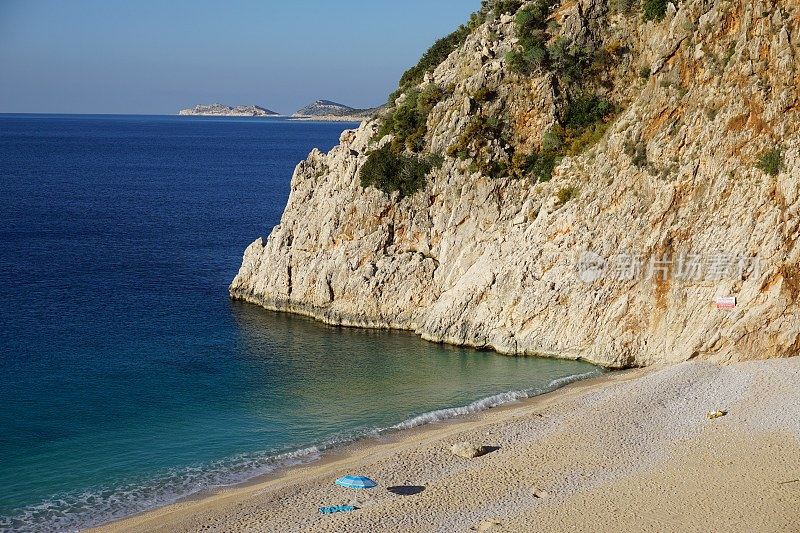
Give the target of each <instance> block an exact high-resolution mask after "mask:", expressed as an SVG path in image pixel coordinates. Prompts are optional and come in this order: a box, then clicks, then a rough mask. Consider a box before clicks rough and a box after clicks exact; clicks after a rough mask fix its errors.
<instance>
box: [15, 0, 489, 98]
mask: <svg viewBox="0 0 800 533" xmlns="http://www.w3.org/2000/svg"><path fill="white" fill-rule="evenodd" d="M479 5H480V0H280V1H279V0H261V1H255V0H251V1H243V0H219V1H210V0H160V1H156V0H126V1H122V0H72V1H66V0H63V1H62V0H0V112H4V113H9V112H24V113H28V112H30V113H141V114H147V113H152V114H172V113H175V112H177V111H178V109H180V108H182V107H188V106H191V105H194V104H198V103H211V102H221V103H225V104H230V105H235V104H256V105H262V106H265V107H268V108H270V109H273V110H275V111H278V112H282V113H291V112H293V111H295V110H296V109H298V108H300V107H302V106H303V105H305V104H307V103H310V102H312V101H314V100H317V99H320V98H325V99H329V100H335V101H338V102H341V103H344V104H347V105H351V106H354V107H371V106H375V105H379V104H382V103H384V102H385V100H386V97H387V96H388V94H389V93H391V91H392V90H394V88H395V87H396V85H397V80H398V79H399V78H400V75H401V74H402V73H403V71H404V70H405V69H406V68H408V67H410V66H412V65H413V64H415V63H416V61H417V59H419V56H420V55H421V54H422V53H423V52H424V51H425V50H426V49H427V48H428V46H430V45H431V44H433V42H434V41H435V40H436V39H437V38H439V37H442V36H444V35H446V34H448V33H450V31H452V30H453V29H455V28H456V27H457V26H458V25H459V24H461V23H464V22H466V21H467V19H468V16H469V13H470V12H472V11H475V10H477V9H478V7H479Z"/></svg>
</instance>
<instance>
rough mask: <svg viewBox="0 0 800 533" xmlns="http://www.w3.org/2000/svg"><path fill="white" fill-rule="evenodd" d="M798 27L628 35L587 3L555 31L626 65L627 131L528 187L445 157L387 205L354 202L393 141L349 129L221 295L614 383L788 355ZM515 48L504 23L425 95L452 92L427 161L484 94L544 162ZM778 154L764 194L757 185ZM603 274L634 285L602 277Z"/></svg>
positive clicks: (691, 13) (538, 98) (716, 7)
mask: <svg viewBox="0 0 800 533" xmlns="http://www.w3.org/2000/svg"><path fill="white" fill-rule="evenodd" d="M799 11H800V8H799V7H798V6H797V5H796V4H795V3H794V2H789V1H788V0H781V1H766V0H756V1H749V0H747V1H746V0H733V1H731V0H725V1H723V0H719V1H712V0H686V1H684V2H681V3H680V4H679V6H678V7H677V8H675V7H674V6H670V9H669V10H668V13H667V16H666V19H665V20H664V21H661V22H647V23H643V22H641V20H640V18H638V17H624V16H622V15H618V14H613V13H610V12H609V8H608V6H607V3H606V2H603V1H600V0H581V1H580V2H565V4H564V6H563V7H561V8H559V10H558V11H557V13H556V14H555V16H554V17H555V18H556V19H557V20H558V21H559V23H560V24H561V28H562V31H564V32H571V35H572V36H573V38H574V39H576V40H581V39H583V40H586V41H592V42H593V43H594V46H599V47H603V48H608V49H609V50H620V49H621V48H620V47H624V48H622V49H624V50H625V51H626V53H625V54H624V55H621V56H620V57H621V59H620V60H619V61H618V62H617V63H616V64H615V65H614V67H613V69H609V71H608V73H607V77H608V79H607V83H606V85H607V86H608V88H609V89H608V90H609V95H611V96H612V97H613V98H614V100H615V101H616V102H619V103H620V105H621V112H620V113H619V114H618V116H617V117H616V119H615V120H614V122H613V124H612V125H611V126H610V128H609V129H608V131H607V132H606V133H605V135H604V136H603V138H602V139H601V140H600V141H599V142H598V143H597V144H595V145H594V146H592V147H591V148H589V149H588V150H586V151H585V152H583V153H581V154H580V155H577V156H573V157H566V158H565V159H564V160H563V161H562V162H561V164H560V165H559V166H558V167H557V168H556V170H555V173H554V176H553V178H552V180H551V181H549V182H546V183H540V184H538V185H533V184H532V183H531V182H530V181H529V180H526V179H510V178H502V177H500V178H491V177H487V176H484V175H482V174H481V172H475V171H472V170H470V169H471V168H472V167H471V166H470V165H469V163H470V162H469V161H464V160H461V159H458V158H453V157H446V158H445V162H444V164H443V166H442V168H441V169H437V170H435V171H433V172H432V174H431V175H430V176H429V178H428V183H427V186H426V187H425V189H424V190H422V191H419V192H418V193H416V194H414V195H412V196H409V197H406V198H402V199H399V198H397V197H396V196H394V197H389V196H387V195H386V194H385V193H383V192H381V191H378V190H376V189H374V188H367V189H364V188H362V187H361V186H360V183H359V178H358V171H359V168H360V167H361V165H363V164H364V162H365V161H366V159H367V154H368V152H369V151H370V150H371V149H373V148H374V147H375V146H376V145H378V143H380V142H386V141H387V139H383V140H380V139H376V138H374V137H375V132H376V131H377V128H378V121H379V120H380V118H378V119H376V120H372V121H368V122H365V123H364V124H362V125H361V127H360V128H359V129H357V130H354V131H347V132H345V133H343V134H342V137H341V143H340V144H339V145H338V146H336V147H335V148H333V149H332V150H331V151H330V152H329V153H327V154H323V153H320V152H319V151H313V152H312V153H311V154H310V155H309V156H308V158H307V159H306V160H305V161H303V162H302V163H300V164H299V165H298V167H297V169H296V171H295V173H294V175H293V177H292V184H291V194H290V197H289V201H288V204H287V206H286V211H285V213H284V214H283V217H282V219H281V222H280V224H279V225H277V226H275V227H274V228H273V229H272V232H271V234H270V235H269V237H268V238H267V239H266V240H263V239H258V240H256V241H255V242H254V243H253V244H251V245H250V246H249V247H248V248H247V250H246V251H245V254H244V260H243V263H242V267H241V269H240V271H239V274H238V275H237V276H236V278H235V279H234V281H233V283H232V285H231V288H230V293H231V296H232V297H234V298H239V299H243V300H247V301H250V302H253V303H256V304H259V305H262V306H264V307H267V308H270V309H276V310H283V311H291V312H296V313H303V314H306V315H310V316H313V317H316V318H319V319H320V320H324V321H325V322H328V323H331V324H346V325H353V326H363V327H378V328H403V329H409V330H413V331H415V332H417V333H418V334H419V335H421V336H422V337H424V338H425V339H429V340H432V341H443V342H448V343H453V344H460V345H470V346H477V347H488V348H493V349H496V350H498V351H500V352H503V353H508V354H539V355H548V356H553V357H564V358H578V357H580V358H585V359H587V360H589V361H593V362H596V363H599V364H603V365H606V366H609V367H623V366H635V365H649V364H654V363H672V362H678V361H684V360H688V359H692V358H700V359H707V360H713V361H730V360H745V359H756V358H767V357H785V356H791V355H796V354H798V353H799V352H800V306H798V295H800V266H799V263H800V247H798V245H797V239H798V237H799V236H800V217H798V209H800V153H799V152H800V135H798V125H799V124H800V120H799V118H798V111H800V100H799V99H798V86H800V75H799V74H800V72H799V71H798V59H799V58H798V49H797V46H798V42H800V23H799V21H800V15H799V14H798V13H799ZM515 41H516V39H515V37H514V23H513V19H512V18H511V17H509V16H503V17H499V18H497V19H495V20H492V21H490V22H487V23H485V24H483V25H482V26H480V27H479V28H477V29H476V30H474V31H473V32H472V34H471V35H470V36H469V38H468V39H467V41H466V43H465V44H464V45H463V46H462V47H461V48H460V49H459V50H457V51H456V52H454V53H452V54H451V55H450V57H449V58H448V59H447V60H446V61H445V62H444V63H442V64H441V65H440V66H439V67H438V68H437V69H436V70H435V71H434V72H433V74H432V75H429V76H428V77H427V79H426V81H425V83H436V84H439V85H440V86H442V87H448V90H449V91H451V92H449V93H448V96H447V97H446V98H445V99H444V100H443V101H441V102H440V103H438V104H437V105H436V107H435V108H434V109H433V111H432V112H431V113H430V116H429V118H428V135H427V137H426V150H427V151H430V152H431V153H445V152H446V150H447V148H448V147H449V146H451V145H452V144H453V143H455V142H456V141H457V139H458V137H459V135H460V133H461V132H462V131H463V129H464V127H465V126H466V124H467V122H468V121H469V117H470V115H471V114H473V113H474V112H475V105H476V104H475V102H474V101H473V100H472V95H474V94H475V93H476V91H478V90H479V89H481V88H484V87H486V88H491V89H493V90H495V91H496V93H497V98H496V99H495V100H494V101H493V102H491V103H489V104H487V105H489V106H493V107H492V108H491V109H489V110H488V112H490V113H491V112H494V113H496V114H497V115H498V116H499V115H503V116H505V117H507V120H508V121H509V122H510V123H511V124H512V125H513V132H514V137H515V139H514V142H515V143H516V144H517V145H518V146H521V147H525V146H527V147H535V146H537V144H538V143H540V142H541V138H542V132H543V131H545V130H546V129H547V128H548V127H549V126H551V125H552V123H553V115H554V107H555V105H556V104H555V96H554V94H553V90H552V87H553V85H552V83H551V80H549V78H548V75H547V74H543V75H538V76H532V77H521V76H519V75H517V74H514V73H512V72H511V71H510V69H509V68H508V66H507V65H506V59H505V54H506V53H507V52H508V51H510V50H511V49H512V47H513V45H514V43H515ZM645 68H646V69H648V70H649V76H648V77H645V76H643V75H641V72H642V71H643V70H645ZM484 112H487V110H484ZM774 147H780V149H781V151H782V156H783V163H784V166H783V169H782V171H781V172H780V173H778V174H777V175H776V176H772V175H769V174H767V173H765V172H763V171H762V170H760V169H758V168H756V162H757V160H758V158H759V155H760V154H762V153H763V152H764V151H765V150H768V149H771V148H774ZM634 148H635V149H634ZM499 149H500V148H499V147H498V150H499ZM633 152H636V154H637V155H639V156H643V157H644V158H646V159H645V160H642V157H639V160H638V161H636V160H635V156H634V155H633ZM498 154H499V152H498ZM498 157H499V155H498ZM565 191H566V192H568V193H569V194H566V193H565ZM587 251H589V252H592V253H594V254H597V256H599V257H602V258H604V259H606V260H608V263H606V265H605V266H606V270H605V271H603V272H601V273H600V275H599V276H598V277H597V279H594V276H586V275H582V270H581V269H582V268H583V270H585V267H586V263H585V261H584V262H582V259H585V258H586V256H585V253H586V252H587ZM695 254H697V255H698V256H700V258H701V259H702V268H703V269H704V272H703V274H702V276H699V277H698V276H693V275H684V276H680V275H679V274H680V273H681V272H679V270H680V269H683V270H685V269H686V267H687V264H688V265H689V266H691V263H688V261H683V262H682V264H678V263H679V261H678V258H681V257H682V258H691V257H694V256H695ZM588 257H590V258H591V257H594V256H588ZM665 257H667V258H670V260H671V263H668V264H664V263H667V262H664V263H662V262H660V261H661V260H662V259H663V258H665ZM614 258H617V259H619V258H637V259H638V260H640V261H641V264H642V270H641V271H640V272H636V271H633V272H628V274H630V275H625V276H622V275H619V272H617V275H612V274H614V273H613V272H611V270H610V266H611V264H612V262H613V261H615V259H614ZM753 258H755V260H756V261H757V265H756V266H754V263H753V262H752V261H750V259H753ZM723 260H724V262H723ZM744 260H747V261H748V266H747V267H746V268H741V267H742V262H743V261H744ZM723 264H727V265H728V266H727V268H726V269H724V270H723V269H722V266H721V265H723ZM714 265H716V267H715V266H714ZM651 267H654V270H652V272H653V273H655V275H650V272H651ZM662 271H663V272H664V275H659V274H660V273H661V272H662ZM683 273H684V274H686V272H683ZM583 274H585V272H583ZM720 296H735V297H736V298H737V301H736V307H735V309H733V310H718V309H717V308H716V306H715V298H717V297H720Z"/></svg>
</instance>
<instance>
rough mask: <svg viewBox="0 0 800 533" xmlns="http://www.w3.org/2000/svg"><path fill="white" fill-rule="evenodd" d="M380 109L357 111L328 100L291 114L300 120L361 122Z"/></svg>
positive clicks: (317, 102)
mask: <svg viewBox="0 0 800 533" xmlns="http://www.w3.org/2000/svg"><path fill="white" fill-rule="evenodd" d="M381 109H382V108H381V107H372V108H369V109H357V108H354V107H350V106H347V105H344V104H339V103H337V102H332V101H330V100H317V101H316V102H313V103H311V104H308V105H307V106H305V107H303V108H301V109H298V110H297V111H295V112H294V114H292V118H294V119H301V120H331V121H333V120H341V121H356V122H358V121H362V120H367V119H370V118H372V117H373V116H374V115H375V113H377V112H378V111H380V110H381Z"/></svg>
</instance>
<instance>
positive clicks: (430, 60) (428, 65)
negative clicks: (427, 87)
mask: <svg viewBox="0 0 800 533" xmlns="http://www.w3.org/2000/svg"><path fill="white" fill-rule="evenodd" d="M471 32H472V25H462V26H459V27H458V29H457V30H456V31H454V32H453V33H451V34H450V35H448V36H446V37H443V38H441V39H439V40H438V41H436V42H435V43H434V44H433V46H431V47H430V48H429V49H428V50H427V51H426V52H425V53H424V54H422V57H421V58H420V60H419V62H418V63H417V64H416V65H414V66H413V67H411V68H410V69H408V70H407V71H405V72H404V73H403V75H402V76H401V77H400V88H399V89H398V91H397V92H395V93H394V94H392V96H390V97H389V103H392V102H394V98H396V97H397V96H399V95H400V93H402V92H403V90H404V89H406V88H408V87H415V86H417V85H419V84H420V83H421V82H422V80H423V79H425V73H427V72H432V71H434V70H435V69H436V67H438V66H439V65H441V64H442V63H443V62H444V60H445V59H447V56H449V55H450V54H451V53H452V52H453V51H454V50H457V49H458V48H460V47H461V45H463V44H464V41H466V40H467V37H468V36H469V34H470V33H471Z"/></svg>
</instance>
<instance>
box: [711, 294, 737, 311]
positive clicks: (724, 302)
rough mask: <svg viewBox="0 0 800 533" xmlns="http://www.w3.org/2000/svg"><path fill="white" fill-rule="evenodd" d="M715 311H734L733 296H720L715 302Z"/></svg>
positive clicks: (734, 298) (734, 300)
mask: <svg viewBox="0 0 800 533" xmlns="http://www.w3.org/2000/svg"><path fill="white" fill-rule="evenodd" d="M715 302H716V304H717V309H734V308H735V307H736V297H735V296H720V297H718V298H716V300H715Z"/></svg>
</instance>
